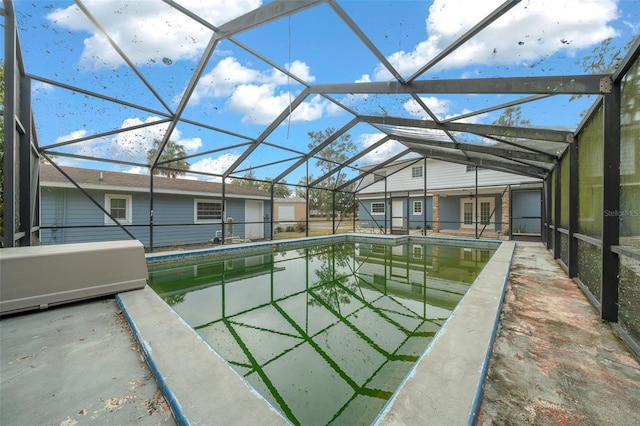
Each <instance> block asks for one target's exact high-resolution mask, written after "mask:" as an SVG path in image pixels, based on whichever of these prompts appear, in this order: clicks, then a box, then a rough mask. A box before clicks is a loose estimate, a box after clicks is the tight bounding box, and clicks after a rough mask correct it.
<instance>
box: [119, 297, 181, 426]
mask: <svg viewBox="0 0 640 426" xmlns="http://www.w3.org/2000/svg"><path fill="white" fill-rule="evenodd" d="M116 302H117V303H118V306H120V310H121V311H122V315H124V317H125V319H126V320H127V322H128V323H129V326H130V327H131V331H132V332H133V336H134V337H135V339H136V341H137V342H138V345H139V346H140V348H141V350H142V354H143V355H144V359H145V360H146V362H147V364H148V365H149V368H150V369H151V372H152V373H153V375H154V376H155V378H156V381H157V382H158V385H159V386H160V390H161V391H162V394H163V395H164V396H165V398H166V399H167V402H168V403H169V407H171V412H172V413H173V415H174V417H175V419H176V421H177V422H178V424H179V425H183V426H188V425H190V424H191V423H190V422H189V420H188V419H187V417H186V416H185V415H184V412H183V410H182V406H181V405H180V402H179V401H178V398H177V397H176V396H175V394H174V393H173V392H172V391H171V389H170V388H169V386H168V385H167V382H166V381H165V380H164V378H163V377H162V374H160V370H159V369H158V366H157V365H156V363H155V361H154V360H153V356H151V350H150V349H149V345H147V344H146V342H144V341H143V340H142V337H141V335H140V330H139V329H138V326H137V325H136V323H135V321H134V320H133V318H132V317H131V315H129V312H128V311H127V308H126V306H125V304H124V302H123V301H122V299H121V298H120V294H116Z"/></svg>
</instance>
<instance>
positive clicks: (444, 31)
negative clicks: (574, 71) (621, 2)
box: [374, 0, 618, 80]
mask: <svg viewBox="0 0 640 426" xmlns="http://www.w3.org/2000/svg"><path fill="white" fill-rule="evenodd" d="M501 3H502V0H492V1H489V0H487V1H477V0H458V1H456V2H455V3H452V2H449V1H446V0H435V1H434V3H433V4H432V5H431V7H430V8H429V16H428V18H427V22H426V24H427V25H426V30H427V39H426V40H425V41H423V42H421V43H418V45H416V47H415V48H414V49H413V51H410V52H405V51H398V52H395V53H393V54H391V55H390V56H389V57H388V58H387V59H388V60H389V62H390V63H391V64H392V65H393V66H394V67H396V68H397V69H398V70H399V71H400V73H401V74H402V75H405V76H408V75H410V74H413V73H414V72H415V71H417V70H418V69H419V68H420V67H421V66H423V65H424V64H425V63H427V62H428V61H429V60H431V59H432V58H433V57H434V56H435V55H436V54H438V53H439V52H441V51H442V50H443V49H444V48H445V47H447V46H449V45H450V44H451V43H452V42H453V41H455V40H456V39H457V38H458V37H459V36H461V35H462V34H464V33H465V32H466V31H468V30H469V29H470V28H472V27H473V26H474V25H475V24H476V23H477V22H478V21H480V20H481V19H482V18H484V17H485V16H487V15H488V14H489V13H491V11H493V10H494V9H495V8H497V7H498V6H499V5H500V4H501ZM617 17H618V12H617V6H616V1H615V0H602V1H584V0H539V1H527V2H522V3H520V4H518V5H517V6H515V7H514V8H513V9H511V10H510V11H509V12H507V13H506V14H505V15H503V16H502V17H500V18H498V20H496V21H495V22H494V23H493V24H491V25H490V26H489V27H488V28H487V29H485V30H484V31H482V32H480V33H478V34H476V36H475V37H473V38H472V39H471V40H469V41H467V43H465V44H464V45H462V46H461V47H460V48H458V49H456V51H455V52H454V53H452V54H451V55H449V56H448V57H447V58H446V59H445V60H444V61H443V62H442V63H441V64H439V65H438V67H440V68H441V69H442V68H445V67H446V68H458V67H464V66H468V65H474V64H523V63H527V62H531V61H535V60H538V59H540V58H544V57H547V56H550V55H553V54H554V53H557V52H559V51H565V52H567V53H568V54H569V55H573V54H574V53H575V51H576V50H577V49H580V48H584V47H589V46H592V45H594V44H596V43H600V42H602V41H603V40H604V39H606V38H608V37H613V36H615V35H616V31H615V29H614V28H613V27H611V26H610V25H609V22H611V21H612V20H614V19H616V18H617ZM374 78H375V79H376V80H388V79H390V78H391V75H390V74H389V72H388V71H387V70H386V69H385V68H384V67H383V66H382V65H378V66H377V68H376V70H375V73H374Z"/></svg>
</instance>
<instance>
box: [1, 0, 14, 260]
mask: <svg viewBox="0 0 640 426" xmlns="http://www.w3.org/2000/svg"><path fill="white" fill-rule="evenodd" d="M4 13H5V19H4V52H5V53H4V54H5V58H6V60H5V64H4V148H3V152H4V164H3V171H4V172H3V175H4V187H3V203H4V206H3V207H4V214H3V235H2V245H3V247H15V246H16V238H15V237H16V208H15V203H16V173H15V164H16V160H17V158H16V117H15V112H16V90H15V89H16V68H17V55H16V46H17V36H16V22H15V15H14V13H13V2H6V4H5V10H4Z"/></svg>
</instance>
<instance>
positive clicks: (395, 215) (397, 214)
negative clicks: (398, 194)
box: [391, 200, 405, 228]
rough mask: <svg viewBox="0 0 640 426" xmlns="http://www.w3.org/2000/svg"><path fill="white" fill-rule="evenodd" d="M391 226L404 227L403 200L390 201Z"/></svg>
mask: <svg viewBox="0 0 640 426" xmlns="http://www.w3.org/2000/svg"><path fill="white" fill-rule="evenodd" d="M391 214H392V217H391V228H404V227H405V226H404V200H393V201H392V202H391Z"/></svg>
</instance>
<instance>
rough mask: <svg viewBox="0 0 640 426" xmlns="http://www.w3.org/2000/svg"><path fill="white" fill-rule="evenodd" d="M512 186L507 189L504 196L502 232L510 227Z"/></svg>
mask: <svg viewBox="0 0 640 426" xmlns="http://www.w3.org/2000/svg"><path fill="white" fill-rule="evenodd" d="M510 190H511V188H509V189H507V190H506V191H505V193H504V195H503V196H502V232H503V233H504V231H506V230H507V228H509V227H510V223H509V219H510V217H509V211H510V208H509V206H510V201H511V200H510V193H511V191H510Z"/></svg>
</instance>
